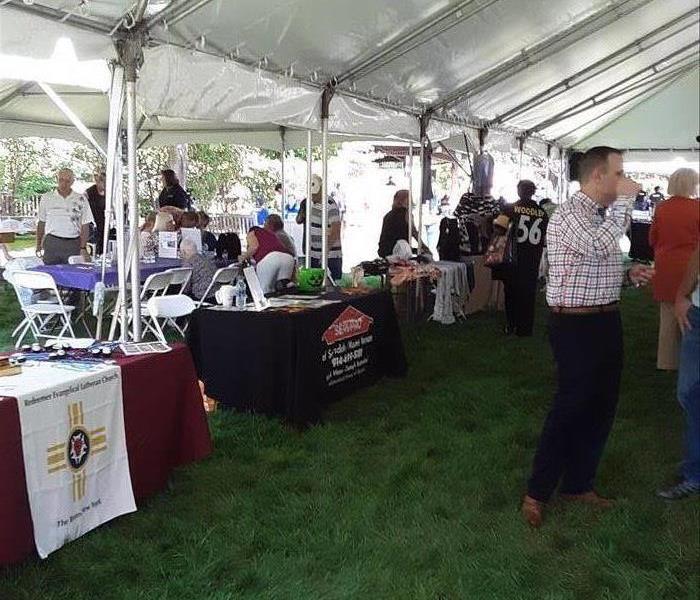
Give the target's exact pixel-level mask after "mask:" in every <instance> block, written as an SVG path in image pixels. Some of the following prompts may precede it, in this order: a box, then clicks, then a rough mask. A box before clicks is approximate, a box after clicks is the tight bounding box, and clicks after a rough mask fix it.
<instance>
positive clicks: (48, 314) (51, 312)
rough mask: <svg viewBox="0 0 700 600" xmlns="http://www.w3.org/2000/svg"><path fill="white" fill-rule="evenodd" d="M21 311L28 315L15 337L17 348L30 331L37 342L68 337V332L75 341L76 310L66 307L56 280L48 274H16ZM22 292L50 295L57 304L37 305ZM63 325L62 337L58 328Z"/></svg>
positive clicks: (14, 283) (25, 316)
mask: <svg viewBox="0 0 700 600" xmlns="http://www.w3.org/2000/svg"><path fill="white" fill-rule="evenodd" d="M11 283H12V284H13V287H14V288H15V292H16V294H17V299H18V300H19V303H20V307H21V309H22V312H23V313H24V322H23V323H20V326H19V327H17V328H16V329H15V331H14V332H13V335H19V337H18V338H17V341H16V343H15V348H19V346H20V345H21V344H22V340H23V339H24V336H25V335H26V334H27V332H28V331H31V332H32V335H33V336H34V339H35V340H37V341H38V340H39V338H46V337H58V338H59V339H61V338H62V337H64V334H65V333H66V331H68V332H69V333H70V337H71V338H74V337H75V332H74V331H73V326H72V325H71V321H70V317H71V313H72V312H73V311H74V310H75V307H74V306H71V305H69V304H64V303H63V300H62V299H61V295H60V294H59V293H58V288H57V287H56V282H55V281H54V278H53V277H51V275H49V274H48V273H41V272H38V271H15V272H14V273H13V274H12V282H11ZM20 289H23V290H28V291H30V292H31V293H32V294H34V293H35V292H47V291H48V292H50V293H51V294H52V296H53V297H52V300H53V298H55V302H53V301H52V302H34V301H33V300H32V299H31V296H28V295H27V294H23V293H22V292H21V291H20ZM58 325H61V329H60V331H59V333H58V336H56V334H55V331H54V329H55V327H57V326H58Z"/></svg>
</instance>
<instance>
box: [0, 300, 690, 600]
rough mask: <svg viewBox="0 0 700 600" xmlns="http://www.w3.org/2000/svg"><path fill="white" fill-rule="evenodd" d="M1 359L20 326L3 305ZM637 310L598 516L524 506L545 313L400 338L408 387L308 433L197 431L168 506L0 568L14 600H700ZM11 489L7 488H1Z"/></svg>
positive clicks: (628, 306)
mask: <svg viewBox="0 0 700 600" xmlns="http://www.w3.org/2000/svg"><path fill="white" fill-rule="evenodd" d="M0 293H2V295H1V296H0V305H2V311H1V312H0V335H1V336H2V337H1V338H0V345H7V344H8V338H7V333H8V328H9V327H10V325H12V324H13V323H15V322H16V319H17V314H16V310H15V309H13V308H12V304H11V302H9V299H10V296H9V295H8V293H7V292H0ZM647 294H648V292H642V291H634V290H633V291H629V292H627V293H626V294H625V297H624V321H625V333H626V352H627V356H626V368H625V376H624V380H623V385H622V396H621V401H620V407H619V412H618V417H617V421H616V424H615V427H614V429H613V433H612V436H611V439H610V442H609V444H608V448H607V451H606V454H605V458H604V460H603V463H602V467H601V471H600V474H599V481H598V486H599V489H600V490H601V491H602V492H603V493H606V494H611V495H614V496H617V497H618V498H619V503H618V505H617V506H616V508H614V509H613V510H611V511H609V512H603V513H601V512H596V511H595V510H592V509H589V508H584V507H571V506H563V505H561V504H559V503H556V502H555V503H554V504H553V506H552V507H551V510H550V512H549V513H548V515H547V516H548V519H547V522H546V523H545V526H544V527H543V528H542V529H541V530H539V531H531V530H529V529H528V528H527V527H526V526H525V525H523V523H522V522H521V521H520V518H519V514H518V505H519V499H520V496H521V494H522V492H523V489H524V485H525V480H526V478H527V475H528V469H529V466H530V462H531V460H532V455H533V452H534V448H535V445H536V442H537V436H538V434H539V430H540V427H541V424H542V420H543V417H544V415H545V411H546V409H547V405H548V402H549V400H550V397H551V394H552V388H553V369H552V361H551V356H550V352H549V348H548V346H547V343H546V339H545V328H544V318H543V314H540V315H539V317H538V324H537V331H536V335H535V336H534V337H533V338H532V339H528V340H520V339H511V338H507V339H504V338H503V337H502V336H501V335H500V334H499V331H500V327H499V322H500V320H499V317H497V316H495V315H488V314H485V315H480V316H476V317H473V318H470V320H469V321H468V322H467V323H466V324H459V325H453V326H451V327H443V326H440V325H437V324H434V323H427V324H423V325H419V326H415V327H407V328H405V329H404V343H405V345H406V349H407V354H408V357H409V361H410V373H409V376H408V377H407V378H406V379H403V380H395V381H394V380H388V381H383V382H381V383H380V384H379V385H377V386H374V387H372V388H370V389H367V390H364V391H362V392H360V393H357V394H355V395H353V396H352V397H350V398H348V399H346V400H345V401H342V402H340V403H338V404H336V405H334V406H332V407H330V409H329V410H328V411H327V415H326V416H327V421H326V423H325V424H324V425H322V426H318V427H314V428H312V429H310V430H308V431H306V432H304V433H298V432H295V431H292V430H290V429H287V428H285V427H284V426H282V425H281V424H280V423H279V422H278V421H276V420H270V419H266V418H260V417H253V416H248V415H238V414H231V413H227V414H221V413H219V414H216V415H214V416H213V418H212V419H211V426H212V432H213V436H214V440H215V445H216V450H215V453H214V455H213V456H212V457H211V458H210V459H208V460H206V461H204V462H202V463H200V464H196V465H192V466H190V467H187V468H185V469H182V470H180V471H179V472H178V473H177V474H176V476H175V477H174V480H173V489H172V490H171V491H168V492H166V493H163V494H161V495H159V496H158V497H156V498H153V499H151V500H150V501H149V502H147V503H146V504H143V505H141V506H140V510H139V511H138V512H137V513H135V514H133V515H129V516H126V517H123V518H120V519H118V520H116V521H115V522H114V523H112V524H109V525H107V526H104V527H102V528H100V529H99V530H97V531H95V532H92V533H90V534H88V535H86V536H85V537H83V538H82V539H80V540H78V541H76V542H73V543H71V544H69V545H68V546H66V547H65V548H63V549H62V550H59V551H58V552H56V553H55V554H54V555H52V556H51V557H49V559H47V560H46V561H43V562H39V561H38V560H37V561H35V560H31V561H29V562H27V563H26V564H23V565H21V566H19V567H14V568H9V569H5V570H0V598H2V600H14V599H16V598H23V599H28V600H29V599H31V600H36V599H53V598H65V599H69V598H70V600H78V599H83V598H84V599H86V600H87V599H93V598H100V599H112V598H128V599H146V598H148V599H150V598H163V599H178V600H179V599H190V598H192V599H200V598H207V599H208V598H212V599H219V600H223V599H233V598H241V599H267V598H270V599H272V598H274V599H283V598H284V599H287V598H289V599H306V598H312V599H316V598H323V599H336V598H337V599H341V598H362V599H383V598H389V599H393V598H397V599H426V600H427V599H431V600H438V599H458V598H459V599H481V598H494V599H502V598H518V599H520V598H533V599H549V600H554V599H568V598H572V599H582V600H584V599H585V600H590V599H598V598H608V599H613V598H614V599H617V598H630V599H635V600H638V599H646V598H648V599H650V600H651V599H653V600H656V599H661V598H669V599H679V598H681V599H688V600H690V599H697V598H698V592H699V589H700V586H699V580H698V563H699V557H700V556H699V555H700V552H699V549H698V545H699V544H698V540H699V533H700V526H699V520H700V519H699V517H700V510H699V508H700V506H699V504H698V502H697V501H695V500H686V501H682V502H678V503H674V504H671V503H668V504H667V503H664V502H663V501H660V500H658V499H657V498H656V497H655V496H654V492H655V490H656V489H657V488H658V487H659V486H661V485H664V484H667V483H669V482H670V481H672V480H673V477H674V475H675V472H676V470H677V466H678V460H679V459H680V456H681V432H682V421H681V416H680V410H679V408H678V406H677V404H676V401H675V399H674V379H675V378H674V376H673V375H670V374H665V373H659V372H657V371H656V370H655V368H654V365H655V344H656V313H657V309H656V307H655V305H654V304H653V303H652V302H651V301H650V300H649V298H648V295H647ZM1 484H2V485H8V484H9V485H11V484H12V482H1Z"/></svg>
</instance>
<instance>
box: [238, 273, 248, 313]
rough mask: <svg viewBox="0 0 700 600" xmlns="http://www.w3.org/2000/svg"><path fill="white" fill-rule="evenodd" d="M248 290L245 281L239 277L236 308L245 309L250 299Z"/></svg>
mask: <svg viewBox="0 0 700 600" xmlns="http://www.w3.org/2000/svg"><path fill="white" fill-rule="evenodd" d="M247 296H248V288H247V287H246V284H245V279H243V277H239V278H238V281H237V283H236V308H239V309H241V308H245V305H246V301H247V299H248V297H247Z"/></svg>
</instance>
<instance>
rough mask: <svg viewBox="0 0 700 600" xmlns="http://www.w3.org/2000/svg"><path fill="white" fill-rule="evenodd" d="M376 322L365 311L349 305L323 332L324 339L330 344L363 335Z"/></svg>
mask: <svg viewBox="0 0 700 600" xmlns="http://www.w3.org/2000/svg"><path fill="white" fill-rule="evenodd" d="M372 323H374V319H373V318H372V317H368V316H367V315H366V314H365V313H363V312H360V311H359V310H357V309H356V308H354V307H352V306H348V307H347V308H346V309H345V310H344V311H343V312H342V313H340V316H339V317H338V318H337V319H336V320H335V321H333V322H332V323H331V326H330V327H329V328H328V329H326V331H325V333H324V334H323V341H325V342H326V344H328V345H329V346H330V345H331V344H335V343H336V342H340V341H342V340H347V339H348V338H351V337H355V336H356V335H363V334H365V333H367V332H368V331H369V328H370V327H371V326H372Z"/></svg>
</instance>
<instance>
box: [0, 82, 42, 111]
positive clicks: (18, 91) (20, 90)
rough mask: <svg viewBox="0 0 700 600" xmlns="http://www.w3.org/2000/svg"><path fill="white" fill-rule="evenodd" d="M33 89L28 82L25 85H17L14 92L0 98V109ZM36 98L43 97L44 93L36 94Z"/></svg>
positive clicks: (32, 85) (32, 83)
mask: <svg viewBox="0 0 700 600" xmlns="http://www.w3.org/2000/svg"><path fill="white" fill-rule="evenodd" d="M33 87H34V82H33V81H29V82H27V83H24V84H22V85H18V86H17V87H16V88H15V89H14V90H12V91H11V92H10V93H9V94H6V95H5V96H3V97H2V98H0V108H2V107H3V106H7V105H8V104H9V103H10V102H12V101H13V100H14V99H15V98H19V97H20V96H24V95H25V94H27V92H29V90H31V89H32V88H33ZM36 94H37V95H38V96H44V95H45V94H44V92H36Z"/></svg>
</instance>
